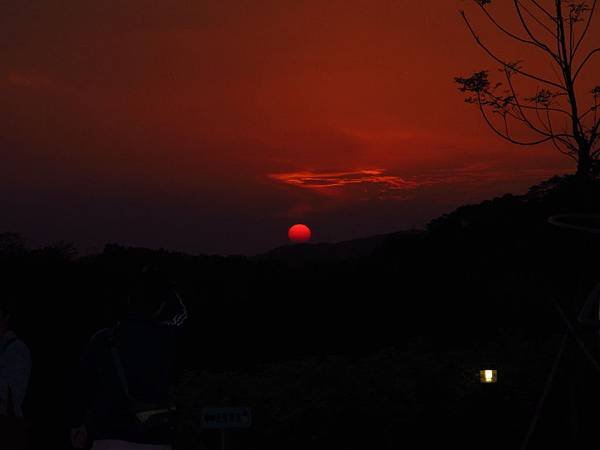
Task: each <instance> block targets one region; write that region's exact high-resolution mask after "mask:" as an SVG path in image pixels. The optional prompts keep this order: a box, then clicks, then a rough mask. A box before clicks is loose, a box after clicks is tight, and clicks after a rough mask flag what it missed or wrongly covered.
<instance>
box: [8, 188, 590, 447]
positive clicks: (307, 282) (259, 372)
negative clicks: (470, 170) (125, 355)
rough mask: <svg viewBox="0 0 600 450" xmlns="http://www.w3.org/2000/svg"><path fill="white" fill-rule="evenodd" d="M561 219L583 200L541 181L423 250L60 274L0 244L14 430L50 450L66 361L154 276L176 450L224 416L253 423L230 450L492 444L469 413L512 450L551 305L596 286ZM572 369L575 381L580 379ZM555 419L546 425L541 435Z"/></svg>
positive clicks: (583, 193)
mask: <svg viewBox="0 0 600 450" xmlns="http://www.w3.org/2000/svg"><path fill="white" fill-rule="evenodd" d="M565 212H600V188H599V186H598V185H597V184H595V183H592V184H589V185H581V184H580V183H578V182H577V181H576V180H575V179H573V178H572V177H564V178H556V179H552V180H549V181H548V182H546V183H543V184H541V185H539V186H536V187H534V188H532V189H531V190H530V191H529V193H528V194H526V195H524V196H513V195H505V196H503V197H500V198H496V199H494V200H490V201H486V202H483V203H481V204H479V205H470V206H464V207H461V208H459V209H457V210H456V211H454V212H452V213H450V214H448V215H445V216H442V217H440V218H438V219H436V220H433V221H432V222H431V223H430V225H429V227H428V230H427V231H426V232H423V233H414V232H408V233H395V234H392V235H388V236H377V237H374V238H372V239H365V240H359V241H356V242H345V243H341V244H327V245H320V246H311V245H305V246H297V247H291V248H282V249H277V250H274V251H273V252H271V253H269V254H266V255H261V256H260V257H257V258H246V257H220V256H195V255H186V254H181V253H175V252H168V251H163V250H148V249H136V248H124V247H121V246H118V245H107V246H106V248H105V250H104V252H103V253H101V254H98V255H91V256H86V257H82V258H77V256H76V253H75V251H74V249H73V247H72V246H70V245H68V244H65V243H59V244H57V245H55V246H50V247H47V248H42V249H30V248H28V247H27V245H26V243H25V242H24V241H23V240H22V239H20V238H19V236H17V235H14V234H3V235H1V239H0V262H1V265H2V273H3V274H4V277H5V278H4V279H5V285H6V286H7V292H8V293H9V295H11V296H13V297H14V298H15V299H16V302H17V304H18V306H19V316H20V323H19V324H18V325H19V332H20V333H21V335H22V336H23V337H24V338H25V339H26V340H27V342H28V343H29V344H30V346H31V349H32V354H33V357H34V361H35V369H34V375H33V381H32V394H31V400H30V402H29V411H30V415H31V416H32V417H33V418H34V419H35V421H36V426H37V427H39V429H40V430H42V432H41V433H40V435H41V436H44V437H45V440H47V439H50V440H52V442H55V443H56V446H54V447H53V448H61V447H60V445H61V443H63V444H64V443H65V442H66V430H65V426H64V425H65V424H64V416H65V410H64V408H65V401H64V399H65V396H66V395H67V393H68V391H69V389H68V387H69V384H70V378H69V377H70V376H72V374H73V373H74V367H75V366H76V364H77V359H78V355H79V353H80V351H81V349H82V348H83V346H84V345H85V343H86V342H87V340H88V339H89V337H90V336H91V334H92V333H93V332H94V331H95V330H97V329H98V328H100V327H103V326H109V325H110V324H111V323H112V322H113V321H114V320H115V319H116V318H118V317H119V315H120V314H121V313H122V311H123V308H124V304H125V300H126V297H127V286H128V284H129V282H130V280H131V279H132V277H134V276H135V275H136V273H138V272H139V271H140V270H141V269H142V268H143V267H147V266H150V267H154V268H158V269H161V270H163V271H164V272H166V273H168V274H169V275H170V277H171V278H172V279H173V280H174V281H175V282H176V284H177V286H178V289H179V291H180V293H181V295H182V296H183V297H184V298H185V299H186V302H187V305H188V308H189V311H190V322H189V324H188V327H187V336H186V339H185V342H184V346H183V349H182V353H181V357H180V360H181V371H182V373H183V374H184V377H183V380H184V381H183V382H182V383H183V384H182V387H181V390H180V394H179V395H180V402H181V405H182V408H183V410H184V418H185V423H184V426H183V428H182V431H181V433H182V434H181V438H182V443H181V448H190V449H191V448H197V438H198V429H197V423H198V413H199V408H200V407H201V406H203V405H206V404H231V403H247V404H250V405H252V406H253V407H254V408H255V410H256V413H257V414H258V416H257V419H256V428H255V429H254V431H253V432H252V434H251V435H250V436H247V437H241V436H240V445H242V443H243V445H242V446H243V447H244V448H248V446H250V447H252V446H255V448H270V447H275V446H276V445H277V446H280V445H286V446H288V447H300V446H307V445H310V446H312V447H325V446H327V447H331V446H332V445H334V444H336V443H338V444H340V445H342V444H343V445H344V447H347V448H365V447H366V446H367V445H377V446H379V447H384V448H396V447H398V446H399V445H400V443H401V442H403V440H405V439H409V438H411V439H412V438H417V437H419V436H420V437H421V438H422V439H425V441H423V442H426V441H427V439H429V441H427V442H430V443H431V444H432V445H433V442H434V441H436V440H437V439H438V438H440V437H439V436H437V435H429V433H430V430H431V429H432V428H435V429H439V430H440V432H443V433H444V434H445V436H447V439H449V442H458V441H459V440H460V436H461V435H462V436H463V437H464V435H465V433H466V434H468V433H471V434H468V435H469V436H470V438H469V439H470V440H468V439H467V440H465V441H464V445H466V446H467V447H468V444H469V442H471V441H472V442H471V443H474V442H475V441H476V440H477V439H476V438H477V437H481V436H484V435H486V433H499V431H498V429H496V428H494V427H493V426H492V425H491V424H490V423H489V422H486V421H485V420H484V419H483V418H482V417H481V415H480V414H479V413H478V411H479V409H480V408H482V407H484V405H485V404H486V403H485V402H489V404H493V405H496V406H494V408H493V411H492V412H490V413H489V414H491V415H492V417H494V421H495V422H494V423H500V424H502V426H501V427H506V428H510V429H511V430H512V431H511V432H504V433H503V439H504V440H499V441H498V447H497V448H505V447H501V445H500V442H502V443H503V445H505V444H506V445H507V443H510V446H512V447H514V446H515V442H517V441H518V438H519V437H520V436H522V435H523V433H524V430H525V429H526V422H527V420H528V417H529V416H530V414H531V412H532V411H533V408H534V405H535V402H536V401H537V398H538V397H539V394H540V392H541V386H542V384H543V382H544V377H545V374H546V373H547V372H548V370H549V367H550V366H551V363H552V357H553V353H554V352H555V351H556V348H557V345H558V342H559V341H560V338H559V335H560V334H561V333H562V332H563V331H564V324H563V323H562V322H561V319H560V316H559V315H558V314H557V312H556V310H555V308H554V306H553V300H554V299H556V300H557V301H558V303H559V304H560V305H562V307H563V308H564V310H565V311H566V312H567V315H568V316H569V317H571V318H573V317H574V315H575V312H576V310H577V309H578V307H579V306H580V305H581V303H582V302H583V300H584V298H585V296H586V294H587V292H589V289H590V288H591V286H593V285H594V284H595V283H597V282H598V281H600V277H599V275H598V270H597V267H596V265H595V264H589V263H588V261H589V259H590V257H592V258H593V257H594V256H595V255H598V254H600V238H599V237H598V235H594V234H585V233H579V232H576V231H571V230H564V229H559V228H556V227H553V226H551V225H549V224H548V222H547V219H548V217H549V216H551V215H553V214H558V213H565ZM584 338H585V339H588V340H590V343H591V340H592V338H593V335H591V334H588V335H584ZM384 349H385V350H384ZM573 354H575V352H573ZM575 359H577V358H575ZM577 360H578V359H577ZM485 363H491V364H493V365H496V366H498V367H500V368H501V370H502V372H501V373H502V377H503V378H502V384H499V385H498V386H499V387H497V388H496V390H493V389H494V388H492V389H490V390H487V391H482V390H481V389H482V386H481V385H479V384H478V383H477V382H476V380H475V381H474V378H473V377H474V376H475V375H474V374H475V373H476V371H477V370H479V368H481V367H482V365H483V364H485ZM577 364H579V363H577ZM580 368H581V373H582V374H585V375H582V376H584V378H585V379H586V380H587V379H588V378H590V379H591V375H590V371H591V368H590V367H589V366H586V365H585V363H583V364H582V365H581V367H580ZM565 377H566V378H565ZM561 379H564V380H568V379H569V378H568V375H564V376H563V378H561ZM564 383H568V381H564ZM564 383H563V384H564ZM582 386H583V384H582ZM563 387H564V386H563ZM563 391H564V389H563V390H561V389H558V390H557V391H556V392H558V393H557V394H556V395H555V396H554V397H552V401H553V402H554V404H555V405H562V404H563V403H564V402H565V401H566V400H565V398H566V397H565V398H562V397H561V396H560V392H563ZM482 402H483V403H482ZM488 406H489V405H488ZM561 408H562V406H560V407H558V408H554V411H555V412H556V411H562V409H561ZM502 414H506V417H501V416H502ZM563 419H564V418H562V416H560V414H559V415H558V416H556V415H555V416H552V415H550V416H548V417H546V418H545V419H544V420H545V422H544V426H546V427H552V426H553V425H552V423H553V422H552V421H553V420H554V421H556V422H557V423H561V420H563ZM564 420H565V421H566V419H564ZM468 424H474V425H473V427H478V428H476V431H474V429H473V427H470V425H468ZM541 425H542V423H541V424H540V426H541ZM499 426H500V425H499ZM465 427H466V428H465ZM469 427H470V428H469ZM490 427H492V428H490ZM350 430H351V431H352V432H351V434H348V433H350ZM374 430H379V431H374ZM469 430H470V431H469ZM567 434H568V433H567ZM542 436H543V435H542ZM46 438H47V439H46ZM207 439H209V440H210V439H212V438H211V437H210V436H208V437H207ZM244 439H245V440H244ZM467 441H469V442H467ZM542 441H543V439H542ZM251 442H253V444H251ZM469 445H470V444H469ZM467 447H465V448H467ZM63 448H64V446H63ZM240 448H241V447H240ZM423 448H425V447H423ZM492 448H494V447H492Z"/></svg>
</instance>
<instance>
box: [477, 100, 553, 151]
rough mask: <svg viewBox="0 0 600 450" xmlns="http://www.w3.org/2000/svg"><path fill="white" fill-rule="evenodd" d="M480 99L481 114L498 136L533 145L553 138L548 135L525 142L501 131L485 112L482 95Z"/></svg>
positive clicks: (514, 142) (513, 141) (518, 143)
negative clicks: (537, 139)
mask: <svg viewBox="0 0 600 450" xmlns="http://www.w3.org/2000/svg"><path fill="white" fill-rule="evenodd" d="M478 99H479V102H478V104H479V111H480V112H481V115H482V116H483V118H484V120H485V121H486V123H487V124H488V126H489V127H490V128H491V129H492V131H493V132H494V133H496V134H497V135H498V136H500V137H501V138H503V139H505V140H507V141H509V142H511V143H513V144H517V145H525V146H533V145H538V144H542V143H544V142H548V141H549V140H550V139H552V138H551V137H546V138H544V139H540V140H539V141H531V142H524V141H518V140H516V139H514V138H512V137H510V136H509V135H508V134H504V133H502V132H501V131H499V130H498V129H497V128H496V127H495V126H494V124H493V123H492V122H491V121H490V119H489V118H488V116H487V114H486V113H485V110H484V109H483V104H482V103H481V98H480V96H478Z"/></svg>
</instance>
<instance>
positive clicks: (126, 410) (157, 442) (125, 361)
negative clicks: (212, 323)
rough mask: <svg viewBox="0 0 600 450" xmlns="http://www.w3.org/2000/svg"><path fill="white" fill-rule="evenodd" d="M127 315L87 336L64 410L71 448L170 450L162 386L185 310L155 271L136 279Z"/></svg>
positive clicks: (168, 408) (170, 431)
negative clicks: (67, 412)
mask: <svg viewBox="0 0 600 450" xmlns="http://www.w3.org/2000/svg"><path fill="white" fill-rule="evenodd" d="M127 309H128V313H127V315H126V317H125V318H124V319H123V320H122V321H120V322H118V323H117V324H116V325H115V326H114V327H113V328H110V329H102V330H100V331H98V332H96V333H95V334H94V336H93V337H92V338H91V340H90V342H89V344H88V346H87V348H86V350H85V351H84V353H83V356H82V358H81V362H80V369H79V374H78V377H77V379H76V380H75V384H74V391H73V401H72V407H71V413H72V414H71V443H72V445H73V447H75V448H84V447H85V446H86V445H87V442H92V449H93V450H127V449H136V450H145V449H153V450H166V449H171V448H172V443H173V407H172V405H171V404H170V403H169V387H170V381H171V378H172V377H171V375H172V369H173V366H174V364H175V355H176V348H177V342H178V338H179V335H180V333H181V330H182V327H183V325H184V323H185V321H186V319H187V309H186V307H185V305H184V303H183V301H182V299H181V297H180V296H179V294H178V293H177V291H176V290H175V289H174V286H173V285H172V283H170V282H169V281H168V280H167V279H166V278H165V277H164V276H163V275H162V274H161V273H160V272H158V271H146V272H145V273H143V274H142V275H141V276H140V277H139V279H138V280H136V282H135V283H134V284H133V286H132V289H131V292H130V295H129V297H128V308H127ZM152 423H155V424H158V425H157V426H151V425H149V424H152Z"/></svg>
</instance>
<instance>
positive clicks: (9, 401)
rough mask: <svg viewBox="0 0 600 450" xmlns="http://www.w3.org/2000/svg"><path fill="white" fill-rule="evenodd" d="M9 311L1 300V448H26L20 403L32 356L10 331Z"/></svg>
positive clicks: (10, 449) (28, 375) (21, 449)
mask: <svg viewBox="0 0 600 450" xmlns="http://www.w3.org/2000/svg"><path fill="white" fill-rule="evenodd" d="M12 318H13V316H12V308H11V306H10V304H9V302H8V301H7V300H6V299H2V300H0V448H1V449H2V450H23V449H26V448H28V435H27V426H26V424H25V421H24V418H23V401H24V399H25V394H26V393H27V386H28V384H29V377H30V375H31V355H30V353H29V348H28V347H27V345H26V344H25V343H24V342H23V341H22V340H21V339H19V338H18V337H17V335H16V334H15V332H14V331H13V330H12V327H11V322H12Z"/></svg>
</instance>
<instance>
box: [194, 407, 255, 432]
mask: <svg viewBox="0 0 600 450" xmlns="http://www.w3.org/2000/svg"><path fill="white" fill-rule="evenodd" d="M251 421H252V414H251V411H250V408H247V407H235V408H202V428H212V429H221V430H225V429H228V428H249V427H250V423H251Z"/></svg>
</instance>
